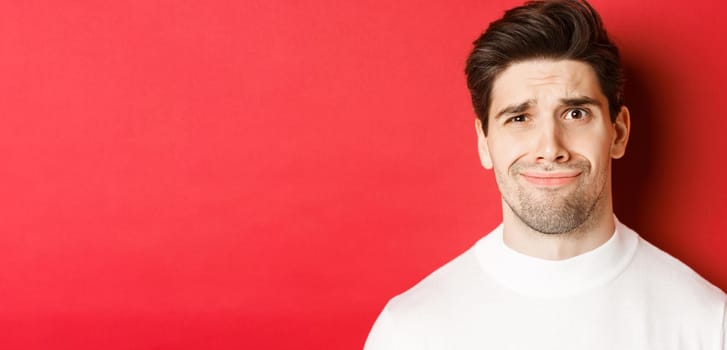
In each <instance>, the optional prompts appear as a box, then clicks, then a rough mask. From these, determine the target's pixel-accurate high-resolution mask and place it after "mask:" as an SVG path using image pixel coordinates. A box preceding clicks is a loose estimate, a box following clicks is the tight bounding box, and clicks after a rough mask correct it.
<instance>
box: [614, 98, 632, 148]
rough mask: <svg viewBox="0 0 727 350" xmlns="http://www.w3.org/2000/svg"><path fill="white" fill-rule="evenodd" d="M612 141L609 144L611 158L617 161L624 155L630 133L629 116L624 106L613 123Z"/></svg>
mask: <svg viewBox="0 0 727 350" xmlns="http://www.w3.org/2000/svg"><path fill="white" fill-rule="evenodd" d="M613 130H614V134H613V141H612V142H611V158H613V159H618V158H621V157H623V155H624V153H626V144H627V143H628V141H629V132H630V131H631V116H630V114H629V109H628V108H626V106H623V107H621V111H620V112H619V113H618V115H617V116H616V120H614V121H613Z"/></svg>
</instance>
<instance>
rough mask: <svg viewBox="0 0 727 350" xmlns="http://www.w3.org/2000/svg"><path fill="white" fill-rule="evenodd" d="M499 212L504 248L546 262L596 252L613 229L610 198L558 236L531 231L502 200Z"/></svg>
mask: <svg viewBox="0 0 727 350" xmlns="http://www.w3.org/2000/svg"><path fill="white" fill-rule="evenodd" d="M502 208H503V210H502V211H503V213H502V214H503V223H504V227H503V240H504V242H505V244H506V245H507V246H508V247H510V248H511V249H513V250H515V251H518V252H520V253H523V254H525V255H529V256H532V257H536V258H541V259H546V260H564V259H568V258H572V257H574V256H577V255H580V254H583V253H586V252H588V251H591V250H593V249H596V248H598V247H599V246H601V245H602V244H604V243H606V241H608V240H609V239H610V238H611V236H612V235H613V233H614V231H615V229H616V228H615V223H614V219H613V207H612V205H611V201H610V198H607V199H605V200H603V201H599V203H597V204H596V208H594V210H593V213H592V215H591V216H590V217H589V218H588V219H587V220H586V222H584V223H583V224H581V225H580V226H579V227H577V228H576V229H574V230H572V231H570V232H566V233H559V234H546V233H542V232H538V231H535V230H533V229H532V228H530V227H529V226H527V225H526V224H525V223H524V222H522V221H521V220H520V218H519V217H518V216H517V215H515V213H514V212H513V211H512V209H511V208H510V206H508V205H507V204H506V203H505V201H504V200H503V202H502Z"/></svg>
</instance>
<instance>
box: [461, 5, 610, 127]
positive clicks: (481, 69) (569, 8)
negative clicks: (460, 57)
mask: <svg viewBox="0 0 727 350" xmlns="http://www.w3.org/2000/svg"><path fill="white" fill-rule="evenodd" d="M473 45H474V48H473V50H472V52H471V53H470V55H469V57H468V58H467V67H466V68H465V73H466V74H467V87H468V88H469V90H470V94H471V95H472V105H473V107H474V109H475V114H477V118H479V119H480V121H481V122H482V127H483V129H484V132H485V133H487V118H488V110H489V108H490V94H491V91H492V85H493V82H494V80H495V78H496V77H497V75H498V74H499V73H501V72H502V71H504V70H505V69H506V68H507V67H509V66H510V65H511V64H513V63H516V62H520V61H524V60H528V59H538V58H546V59H571V60H576V61H582V62H585V63H587V64H589V65H590V66H591V67H592V68H593V70H594V71H595V72H596V76H597V77H598V82H599V85H600V87H601V90H602V92H603V94H604V95H605V96H606V98H607V99H608V107H609V111H610V115H611V121H613V120H615V118H616V116H617V115H618V112H619V110H620V109H621V106H623V74H622V71H621V63H620V58H619V53H618V48H617V47H616V45H614V43H613V42H612V41H611V40H610V39H609V38H608V35H607V34H606V30H605V29H604V27H603V23H602V21H601V17H600V16H599V15H598V13H597V12H596V11H595V10H594V9H593V7H591V5H589V4H588V2H586V1H583V0H551V1H530V2H527V3H525V4H524V5H522V6H520V7H516V8H513V9H510V10H508V11H506V12H505V15H504V16H503V17H502V18H501V19H499V20H496V21H494V22H492V23H490V26H489V27H488V28H487V30H486V31H485V32H484V33H483V34H482V35H480V37H479V38H477V40H475V41H474V43H473Z"/></svg>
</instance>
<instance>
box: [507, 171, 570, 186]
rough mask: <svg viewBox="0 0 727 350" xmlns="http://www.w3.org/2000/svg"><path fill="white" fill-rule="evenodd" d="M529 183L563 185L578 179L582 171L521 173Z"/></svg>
mask: <svg viewBox="0 0 727 350" xmlns="http://www.w3.org/2000/svg"><path fill="white" fill-rule="evenodd" d="M520 175H522V177H523V178H524V179H525V180H526V181H527V182H529V183H531V184H534V185H538V186H553V187H554V186H563V185H567V184H569V183H571V182H574V181H576V179H578V176H580V175H581V172H549V173H535V172H529V173H521V174H520Z"/></svg>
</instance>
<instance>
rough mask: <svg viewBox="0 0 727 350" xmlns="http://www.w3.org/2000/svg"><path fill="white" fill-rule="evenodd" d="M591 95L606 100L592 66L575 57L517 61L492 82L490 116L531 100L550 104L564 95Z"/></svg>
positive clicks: (540, 103) (568, 96) (566, 96)
mask: <svg viewBox="0 0 727 350" xmlns="http://www.w3.org/2000/svg"><path fill="white" fill-rule="evenodd" d="M584 96H587V97H591V98H594V99H597V100H599V101H601V102H605V100H606V97H605V96H604V95H603V93H602V91H601V87H600V85H599V84H598V77H597V76H596V73H595V72H594V70H593V68H591V66H590V65H588V64H587V63H584V62H580V61H574V60H551V59H537V60H526V61H522V62H517V63H514V64H512V65H510V66H509V67H508V68H506V69H505V70H504V71H502V72H501V73H500V74H499V75H498V76H497V78H496V79H495V81H494V83H493V85H492V94H491V103H490V111H489V112H490V115H492V112H493V111H497V110H499V109H501V108H503V107H505V106H508V105H511V104H515V103H522V102H524V101H532V102H534V103H535V104H536V105H543V104H547V103H549V102H552V101H558V100H561V99H564V98H573V97H584Z"/></svg>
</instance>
